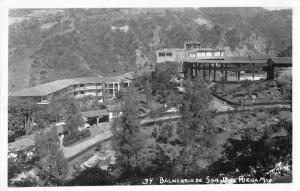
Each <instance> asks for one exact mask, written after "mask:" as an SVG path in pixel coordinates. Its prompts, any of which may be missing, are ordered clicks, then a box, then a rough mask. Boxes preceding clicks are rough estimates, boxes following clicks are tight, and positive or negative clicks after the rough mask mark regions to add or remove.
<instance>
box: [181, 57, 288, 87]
mask: <svg viewBox="0 0 300 191" xmlns="http://www.w3.org/2000/svg"><path fill="white" fill-rule="evenodd" d="M291 66H292V59H291V57H271V58H266V57H261V58H257V57H256V58H254V57H253V58H251V57H238V58H236V57H227V58H225V59H223V60H215V59H214V60H212V59H208V60H204V59H197V58H187V59H184V60H183V61H182V67H183V73H184V75H185V77H186V76H188V75H189V76H190V77H192V78H193V77H196V76H198V75H199V74H200V75H202V76H203V79H204V80H206V81H228V72H230V73H235V80H236V81H239V80H240V79H241V72H242V71H244V72H245V71H246V72H247V73H250V74H252V76H253V79H254V75H255V74H257V73H263V72H264V73H267V78H268V79H270V78H273V77H274V68H275V67H291ZM217 73H220V74H221V78H220V79H218V78H217V76H216V74H217Z"/></svg>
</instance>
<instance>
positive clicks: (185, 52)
mask: <svg viewBox="0 0 300 191" xmlns="http://www.w3.org/2000/svg"><path fill="white" fill-rule="evenodd" d="M224 56H225V50H223V49H212V48H203V47H202V45H201V43H200V42H198V41H188V42H184V48H170V49H161V50H157V51H156V59H157V60H156V62H157V63H162V62H181V61H182V60H184V59H186V58H198V59H224Z"/></svg>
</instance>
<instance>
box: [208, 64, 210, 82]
mask: <svg viewBox="0 0 300 191" xmlns="http://www.w3.org/2000/svg"><path fill="white" fill-rule="evenodd" d="M208 68H209V70H208V80H209V82H211V80H210V75H211V63H209V64H208Z"/></svg>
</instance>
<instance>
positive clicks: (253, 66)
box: [252, 63, 254, 81]
mask: <svg viewBox="0 0 300 191" xmlns="http://www.w3.org/2000/svg"><path fill="white" fill-rule="evenodd" d="M252 80H253V81H254V63H252Z"/></svg>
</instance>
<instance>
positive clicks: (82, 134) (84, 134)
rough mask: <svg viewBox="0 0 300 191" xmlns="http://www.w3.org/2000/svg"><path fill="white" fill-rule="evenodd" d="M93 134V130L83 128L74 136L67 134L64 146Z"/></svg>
mask: <svg viewBox="0 0 300 191" xmlns="http://www.w3.org/2000/svg"><path fill="white" fill-rule="evenodd" d="M89 136H91V132H90V130H89V129H83V130H82V131H79V133H78V134H77V135H76V136H75V137H74V138H72V137H71V136H65V137H64V146H68V145H71V144H73V143H75V142H77V141H79V140H80V139H84V138H87V137H89Z"/></svg>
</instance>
